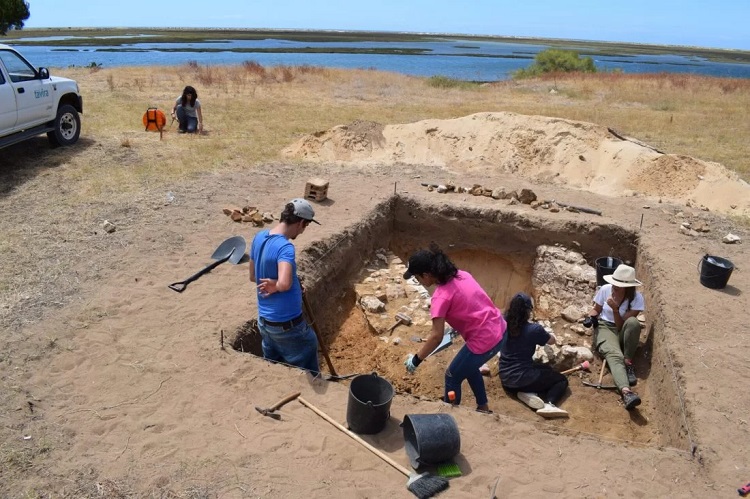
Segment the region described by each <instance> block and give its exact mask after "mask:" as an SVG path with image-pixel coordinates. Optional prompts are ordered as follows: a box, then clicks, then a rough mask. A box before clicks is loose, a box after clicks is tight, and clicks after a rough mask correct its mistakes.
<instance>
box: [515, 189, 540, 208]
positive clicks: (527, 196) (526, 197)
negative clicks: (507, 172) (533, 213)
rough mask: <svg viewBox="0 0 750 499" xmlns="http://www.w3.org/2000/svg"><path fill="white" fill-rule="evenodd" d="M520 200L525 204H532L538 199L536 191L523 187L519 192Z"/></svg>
mask: <svg viewBox="0 0 750 499" xmlns="http://www.w3.org/2000/svg"><path fill="white" fill-rule="evenodd" d="M518 200H519V201H520V202H522V203H523V204H531V203H532V202H533V201H536V193H535V192H534V191H532V190H531V189H521V192H520V193H519V194H518Z"/></svg>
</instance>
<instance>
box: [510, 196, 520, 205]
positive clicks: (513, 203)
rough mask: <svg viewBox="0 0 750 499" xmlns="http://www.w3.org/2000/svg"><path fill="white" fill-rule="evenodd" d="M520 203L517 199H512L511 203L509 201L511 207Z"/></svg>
mask: <svg viewBox="0 0 750 499" xmlns="http://www.w3.org/2000/svg"><path fill="white" fill-rule="evenodd" d="M519 203H520V201H519V200H518V199H517V198H515V197H513V198H510V201H508V204H509V205H516V204H519Z"/></svg>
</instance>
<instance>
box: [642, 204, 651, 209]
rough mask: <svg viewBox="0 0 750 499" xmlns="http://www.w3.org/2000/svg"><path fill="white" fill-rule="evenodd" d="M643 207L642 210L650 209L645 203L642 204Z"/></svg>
mask: <svg viewBox="0 0 750 499" xmlns="http://www.w3.org/2000/svg"><path fill="white" fill-rule="evenodd" d="M643 209H644V210H648V209H651V207H650V206H649V205H647V204H644V205H643Z"/></svg>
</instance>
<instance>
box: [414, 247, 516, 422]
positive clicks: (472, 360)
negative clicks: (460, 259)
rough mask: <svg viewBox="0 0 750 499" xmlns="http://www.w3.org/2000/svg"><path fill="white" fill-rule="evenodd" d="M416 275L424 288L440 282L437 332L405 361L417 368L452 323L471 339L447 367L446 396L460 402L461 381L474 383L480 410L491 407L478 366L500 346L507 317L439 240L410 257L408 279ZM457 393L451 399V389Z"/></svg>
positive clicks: (435, 303) (435, 300)
mask: <svg viewBox="0 0 750 499" xmlns="http://www.w3.org/2000/svg"><path fill="white" fill-rule="evenodd" d="M411 277H414V278H416V280H417V281H418V282H419V283H420V284H421V285H422V286H424V287H429V286H432V285H436V288H435V292H434V293H433V295H432V302H431V305H430V315H431V317H432V332H431V333H430V336H429V338H427V341H425V342H424V344H423V345H422V348H420V349H419V351H418V352H417V353H416V354H411V355H409V357H408V358H407V359H406V362H404V365H406V369H407V371H409V372H410V373H413V372H414V371H415V370H416V369H417V366H419V364H420V363H421V362H422V361H423V360H424V359H425V358H426V357H427V355H429V354H430V352H432V351H433V350H435V348H437V346H438V345H439V344H440V342H441V341H442V339H443V335H444V331H445V323H446V322H447V323H448V324H449V325H450V326H451V327H453V328H454V329H455V330H456V331H458V333H459V334H460V335H461V336H462V337H463V339H464V341H465V342H466V344H465V345H464V346H463V347H462V348H461V350H460V351H459V352H458V353H457V354H456V356H455V357H454V358H453V361H451V363H450V365H449V366H448V369H447V370H446V371H445V398H444V400H445V401H446V402H449V403H453V404H455V405H458V404H460V403H461V383H462V382H463V381H464V380H467V381H468V382H469V387H470V388H471V391H472V392H474V398H476V402H477V410H478V411H482V412H491V411H490V409H489V407H488V405H487V392H486V391H485V388H484V378H483V377H482V373H480V372H479V368H480V367H481V366H482V364H484V363H485V362H487V361H488V360H489V359H490V358H492V356H493V355H496V354H497V352H499V351H500V342H501V340H502V339H503V335H504V333H505V328H506V325H505V319H504V318H503V316H502V314H501V313H500V311H499V310H498V309H497V307H496V306H495V304H494V303H492V300H491V299H490V297H489V296H487V293H486V292H485V291H484V290H483V289H482V287H481V286H480V285H479V283H477V281H476V280H474V278H473V277H472V276H471V274H469V273H468V272H466V271H463V270H458V269H457V268H456V266H455V265H454V264H453V262H452V261H451V260H450V259H449V258H448V256H447V255H446V254H445V253H443V252H442V251H441V250H440V248H438V246H437V245H436V244H434V243H433V244H431V245H430V249H429V250H420V251H418V252H417V253H415V254H414V255H412V257H411V258H409V266H408V269H407V271H406V272H405V273H404V279H410V278H411ZM451 391H452V392H454V393H455V398H454V399H453V400H450V399H449V398H448V393H449V392H451Z"/></svg>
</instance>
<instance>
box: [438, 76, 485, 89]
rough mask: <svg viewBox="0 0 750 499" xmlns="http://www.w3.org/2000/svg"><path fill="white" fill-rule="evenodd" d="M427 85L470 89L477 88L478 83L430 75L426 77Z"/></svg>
mask: <svg viewBox="0 0 750 499" xmlns="http://www.w3.org/2000/svg"><path fill="white" fill-rule="evenodd" d="M427 85H429V86H430V87H433V88H459V89H462V90H470V89H473V88H477V87H478V86H479V83H476V82H473V81H466V80H456V79H453V78H448V77H447V76H430V77H429V78H428V79H427Z"/></svg>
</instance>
